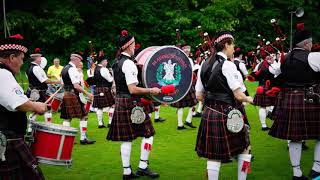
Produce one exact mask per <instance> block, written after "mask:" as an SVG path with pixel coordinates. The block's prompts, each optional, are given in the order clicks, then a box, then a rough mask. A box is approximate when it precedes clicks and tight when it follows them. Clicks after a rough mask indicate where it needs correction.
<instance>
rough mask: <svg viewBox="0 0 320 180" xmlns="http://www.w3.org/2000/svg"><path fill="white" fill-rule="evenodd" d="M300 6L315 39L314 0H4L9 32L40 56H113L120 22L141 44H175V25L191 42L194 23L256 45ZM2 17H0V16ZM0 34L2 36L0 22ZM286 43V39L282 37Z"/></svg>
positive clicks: (286, 26)
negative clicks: (19, 36)
mask: <svg viewBox="0 0 320 180" xmlns="http://www.w3.org/2000/svg"><path fill="white" fill-rule="evenodd" d="M297 7H303V8H304V9H305V15H304V16H303V17H302V18H297V17H295V16H294V18H293V22H294V24H295V23H296V22H305V24H306V27H307V28H308V29H311V30H312V31H313V33H314V39H315V41H316V42H317V41H318V42H319V39H320V32H319V25H320V20H319V18H318V17H319V15H320V13H319V9H320V3H319V1H316V0H305V1H299V0H290V1H285V0H277V1H275V0H262V1H253V0H228V1H225V0H201V1H200V0H179V1H168V0H153V1H149V0H130V1H126V0H77V1H76V0H50V1H41V0H29V1H18V0H10V1H8V0H7V1H6V12H7V21H8V25H9V28H10V31H11V34H14V33H21V34H23V35H24V36H25V37H26V38H27V39H28V40H30V42H32V44H31V47H40V48H42V49H43V51H44V53H45V55H46V57H47V58H48V57H49V59H52V57H53V56H60V57H67V55H68V54H69V53H70V52H72V51H80V50H81V51H83V50H84V49H85V48H88V41H89V40H91V41H92V42H93V47H94V49H95V50H96V51H98V50H100V49H104V50H105V52H106V53H107V55H108V56H109V57H111V58H113V57H114V55H115V52H116V44H117V39H118V35H119V32H120V30H121V29H122V28H127V29H129V32H131V33H132V34H134V35H135V36H136V39H137V41H138V42H140V43H142V46H143V47H148V46H151V45H166V44H176V43H177V42H176V33H175V29H176V28H179V29H180V31H181V42H182V43H188V44H191V45H193V46H195V45H197V44H199V43H200V42H201V38H200V36H199V32H198V29H197V28H196V27H197V26H198V25H201V26H202V28H203V30H204V31H207V32H209V34H210V35H211V36H212V35H213V34H214V32H216V31H217V30H220V29H226V30H231V31H234V34H235V36H236V38H237V39H236V40H237V44H238V45H239V46H240V47H242V48H243V49H245V50H251V49H254V48H255V47H256V46H257V34H258V33H260V34H262V35H263V36H264V37H265V38H266V39H267V40H269V41H273V40H274V39H275V38H276V33H275V31H274V29H273V27H272V25H271V23H270V20H271V19H272V18H276V19H279V24H280V26H281V28H282V31H283V32H284V34H286V35H288V36H289V34H290V13H289V12H290V11H292V10H295V9H296V8H297ZM1 20H2V18H1ZM0 28H1V36H2V37H3V36H4V34H3V32H4V31H3V26H1V27H0ZM286 44H287V45H289V40H287V42H286Z"/></svg>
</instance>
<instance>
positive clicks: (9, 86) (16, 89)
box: [0, 69, 29, 111]
mask: <svg viewBox="0 0 320 180" xmlns="http://www.w3.org/2000/svg"><path fill="white" fill-rule="evenodd" d="M0 82H6V85H5V86H2V87H1V88H0V104H1V105H2V106H3V107H5V108H6V109H7V110H9V111H16V110H15V109H16V108H17V107H18V106H20V105H22V104H24V103H26V102H28V101H29V99H28V97H27V96H26V95H24V93H23V89H22V88H21V87H20V85H19V84H18V83H17V81H16V80H15V78H14V77H13V75H12V74H11V73H10V72H9V71H8V70H5V69H0Z"/></svg>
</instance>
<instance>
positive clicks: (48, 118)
mask: <svg viewBox="0 0 320 180" xmlns="http://www.w3.org/2000/svg"><path fill="white" fill-rule="evenodd" d="M51 121H52V113H51V111H47V112H45V113H44V122H51Z"/></svg>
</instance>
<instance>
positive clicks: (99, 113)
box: [96, 109, 104, 126]
mask: <svg viewBox="0 0 320 180" xmlns="http://www.w3.org/2000/svg"><path fill="white" fill-rule="evenodd" d="M96 113H97V118H98V124H99V126H102V125H103V124H104V123H103V109H97V110H96Z"/></svg>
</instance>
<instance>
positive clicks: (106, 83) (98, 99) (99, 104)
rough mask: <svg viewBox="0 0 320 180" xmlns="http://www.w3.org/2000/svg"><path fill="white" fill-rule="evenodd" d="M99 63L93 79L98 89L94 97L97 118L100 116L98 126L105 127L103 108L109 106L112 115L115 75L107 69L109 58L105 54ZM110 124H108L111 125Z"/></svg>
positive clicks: (99, 59)
mask: <svg viewBox="0 0 320 180" xmlns="http://www.w3.org/2000/svg"><path fill="white" fill-rule="evenodd" d="M98 63H99V64H98V65H97V66H96V68H95V70H94V74H93V81H94V82H95V85H96V89H95V93H94V96H95V97H94V99H93V105H92V107H93V108H97V110H96V113H97V118H98V124H99V126H98V128H105V127H106V126H105V125H104V122H103V108H107V112H110V113H108V114H109V115H112V114H113V113H111V112H113V111H114V110H113V107H112V106H113V105H114V103H115V102H114V98H113V95H112V93H111V87H112V82H113V77H112V75H111V73H110V71H109V70H108V69H107V65H108V59H107V58H106V57H105V56H101V57H99V58H98ZM109 122H110V123H109V124H111V117H110V116H109ZM109 124H108V126H110V125H109Z"/></svg>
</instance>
